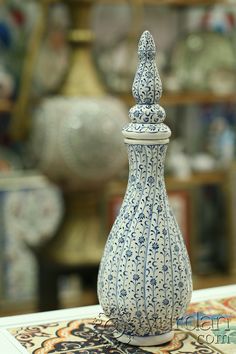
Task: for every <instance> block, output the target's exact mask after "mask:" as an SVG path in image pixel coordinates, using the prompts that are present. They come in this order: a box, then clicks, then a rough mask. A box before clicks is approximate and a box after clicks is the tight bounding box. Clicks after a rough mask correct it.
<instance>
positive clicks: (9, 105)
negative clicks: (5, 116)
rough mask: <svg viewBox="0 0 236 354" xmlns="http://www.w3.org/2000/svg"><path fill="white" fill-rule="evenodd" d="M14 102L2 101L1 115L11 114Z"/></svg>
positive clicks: (0, 104) (0, 106) (0, 100)
mask: <svg viewBox="0 0 236 354" xmlns="http://www.w3.org/2000/svg"><path fill="white" fill-rule="evenodd" d="M12 106H13V104H12V102H11V101H10V100H5V99H0V113H1V112H11V111H12Z"/></svg>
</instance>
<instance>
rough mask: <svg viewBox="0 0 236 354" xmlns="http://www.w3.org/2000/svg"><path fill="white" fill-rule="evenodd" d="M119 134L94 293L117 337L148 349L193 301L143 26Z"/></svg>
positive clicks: (167, 336)
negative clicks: (119, 174) (118, 186)
mask: <svg viewBox="0 0 236 354" xmlns="http://www.w3.org/2000/svg"><path fill="white" fill-rule="evenodd" d="M138 55H139V61H140V62H139V66H138V69H137V73H136V76H135V79H134V84H133V95H134V97H135V99H136V102H137V104H136V105H135V106H134V107H132V108H131V110H130V118H131V121H132V122H131V123H130V124H128V125H127V126H125V128H124V129H123V134H124V136H125V143H126V144H127V148H128V155H129V168H130V170H129V180H128V186H127V191H126V194H125V198H124V201H123V204H122V206H121V209H120V213H119V215H118V217H117V219H116V221H115V223H114V225H113V227H112V230H111V232H110V235H109V237H108V240H107V243H106V246H105V251H104V255H103V258H102V261H101V264H100V269H99V276H98V297H99V302H100V304H101V306H102V308H103V311H104V313H105V315H106V316H108V317H109V318H110V319H111V320H112V322H113V324H114V327H115V329H116V334H115V335H116V337H117V339H118V340H119V341H121V342H125V343H129V344H132V345H140V346H150V345H157V344H161V343H165V342H167V341H170V340H171V339H172V338H173V335H174V334H173V331H172V328H173V325H174V324H175V321H176V319H177V318H178V317H180V316H182V315H183V314H184V313H185V310H186V308H187V305H188V304H189V302H190V299H191V293H192V280H191V268H190V263H189V258H188V254H187V250H186V247H185V244H184V241H183V238H182V235H181V232H180V230H179V227H178V225H177V222H176V219H175V217H174V215H173V213H172V211H171V209H170V207H169V203H168V198H167V194H166V188H165V183H164V160H165V154H166V150H167V144H168V142H169V137H170V135H171V132H170V129H169V128H168V127H167V126H166V125H165V124H164V123H163V120H164V118H165V111H164V109H163V108H162V107H161V106H159V105H158V104H157V101H158V100H159V99H160V96H161V93H162V87H161V81H160V78H159V74H158V71H157V67H156V63H155V55H156V49H155V43H154V41H153V38H152V36H151V34H150V33H149V32H148V31H145V32H144V33H143V35H142V36H141V39H140V42H139V49H138Z"/></svg>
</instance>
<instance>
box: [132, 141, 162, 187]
mask: <svg viewBox="0 0 236 354" xmlns="http://www.w3.org/2000/svg"><path fill="white" fill-rule="evenodd" d="M167 146H168V145H167V144H163V145H160V144H159V145H142V144H140V145H134V144H128V157H129V178H130V179H131V180H134V179H135V180H136V181H137V182H141V181H143V182H145V181H146V182H147V183H148V181H151V182H153V183H154V181H155V180H157V179H158V178H162V177H163V176H164V163H165V156H166V151H167ZM146 182H145V183H146Z"/></svg>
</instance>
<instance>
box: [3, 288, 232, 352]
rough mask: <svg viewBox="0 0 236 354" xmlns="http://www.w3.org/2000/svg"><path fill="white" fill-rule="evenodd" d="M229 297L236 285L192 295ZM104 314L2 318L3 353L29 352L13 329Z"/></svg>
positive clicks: (86, 311)
mask: <svg viewBox="0 0 236 354" xmlns="http://www.w3.org/2000/svg"><path fill="white" fill-rule="evenodd" d="M229 296H236V285H227V286H222V287H216V288H209V289H202V290H195V291H194V292H193V295H192V301H191V302H192V303H194V302H200V301H205V300H214V299H221V298H225V297H229ZM100 313H102V309H101V307H100V306H99V305H94V306H86V307H77V308H70V309H65V310H56V311H48V312H40V313H32V314H27V315H18V316H9V317H2V318H0V345H1V353H4V354H17V353H25V354H27V353H28V351H26V349H24V348H22V346H20V345H18V344H17V343H16V341H15V340H14V338H13V337H12V336H11V335H10V334H9V332H8V331H7V330H6V329H7V328H11V327H18V326H28V325H32V324H43V323H44V324H45V323H49V322H53V321H64V320H70V319H83V318H89V317H96V316H98V315H99V314H100Z"/></svg>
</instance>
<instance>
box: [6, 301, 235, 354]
mask: <svg viewBox="0 0 236 354" xmlns="http://www.w3.org/2000/svg"><path fill="white" fill-rule="evenodd" d="M8 331H9V332H10V333H11V334H12V335H13V336H14V337H15V338H16V339H17V340H18V341H19V343H20V344H21V345H23V346H24V347H25V348H26V349H27V351H28V352H29V353H31V354H56V353H63V354H79V353H80V354H81V353H83V354H89V353H91V354H92V353H93V354H95V353H104V354H106V353H113V354H119V353H127V354H129V353H136V354H145V353H146V354H148V353H156V354H169V353H172V354H201V353H204V354H216V353H217V354H218V353H226V354H228V353H229V354H236V297H231V298H227V299H223V300H219V301H215V300H214V301H213V300H210V301H205V302H199V303H195V304H191V305H190V306H189V309H188V313H187V315H186V316H185V317H184V318H182V319H179V320H178V322H177V328H176V330H175V336H174V339H173V340H172V341H171V342H169V343H167V344H165V345H162V346H156V347H142V348H137V347H132V346H130V345H125V344H121V343H119V342H118V341H116V340H115V339H114V337H113V327H112V324H111V323H110V322H109V321H107V320H105V319H104V318H103V319H102V318H89V319H83V320H76V319H75V320H70V321H63V322H57V323H48V324H44V325H35V326H28V327H20V328H11V329H9V330H8Z"/></svg>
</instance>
